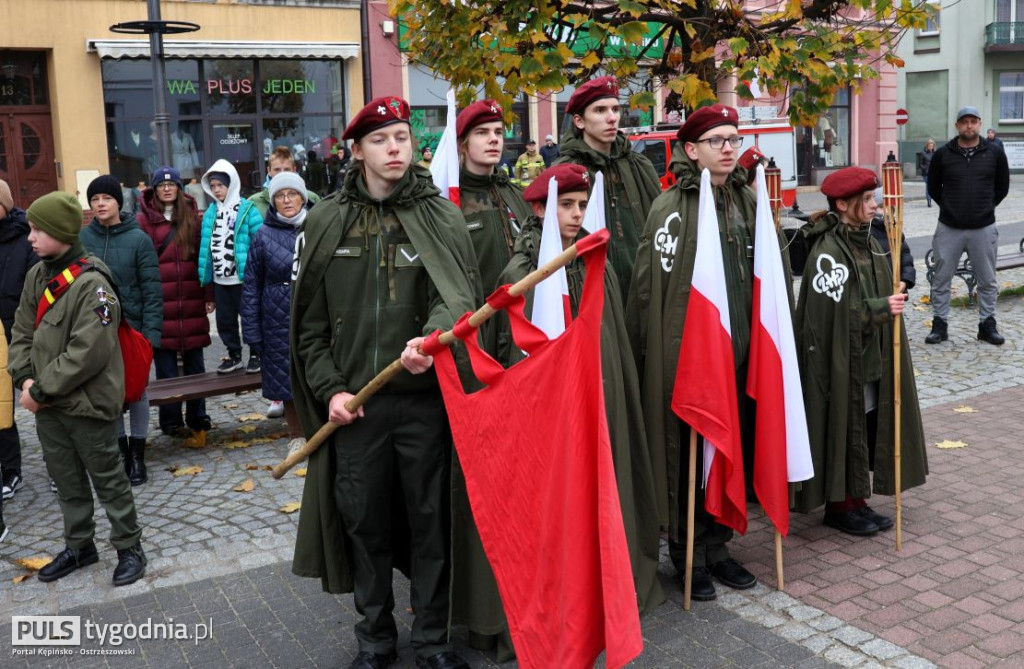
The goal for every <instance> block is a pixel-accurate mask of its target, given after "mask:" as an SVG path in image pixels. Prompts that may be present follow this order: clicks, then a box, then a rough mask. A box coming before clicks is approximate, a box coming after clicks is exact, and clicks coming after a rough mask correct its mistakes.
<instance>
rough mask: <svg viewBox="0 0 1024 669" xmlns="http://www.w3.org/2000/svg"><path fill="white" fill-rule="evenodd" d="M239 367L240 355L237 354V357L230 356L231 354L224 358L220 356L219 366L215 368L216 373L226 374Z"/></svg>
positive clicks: (240, 364) (240, 366) (240, 365)
mask: <svg viewBox="0 0 1024 669" xmlns="http://www.w3.org/2000/svg"><path fill="white" fill-rule="evenodd" d="M241 368H242V356H238V357H237V358H235V357H232V356H228V357H226V358H221V359H220V367H218V368H217V373H218V374H228V373H229V372H233V371H235V370H236V369H241Z"/></svg>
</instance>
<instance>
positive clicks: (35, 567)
mask: <svg viewBox="0 0 1024 669" xmlns="http://www.w3.org/2000/svg"><path fill="white" fill-rule="evenodd" d="M52 561H53V558H51V557H47V556H45V555H43V556H40V557H31V558H18V559H17V560H15V562H17V563H18V564H20V565H21V566H22V567H25V568H26V569H31V570H32V571H39V570H40V569H42V568H43V567H45V566H46V565H48V564H50V562H52Z"/></svg>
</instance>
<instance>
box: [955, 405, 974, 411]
mask: <svg viewBox="0 0 1024 669" xmlns="http://www.w3.org/2000/svg"><path fill="white" fill-rule="evenodd" d="M953 413H978V410H977V409H975V408H973V407H969V406H967V405H966V404H961V405H960V406H958V407H957V408H955V409H953Z"/></svg>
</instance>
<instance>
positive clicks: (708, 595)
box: [679, 567, 718, 602]
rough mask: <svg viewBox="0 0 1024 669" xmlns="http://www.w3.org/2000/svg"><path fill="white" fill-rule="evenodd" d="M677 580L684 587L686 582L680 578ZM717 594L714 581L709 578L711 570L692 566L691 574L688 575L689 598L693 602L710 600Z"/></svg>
mask: <svg viewBox="0 0 1024 669" xmlns="http://www.w3.org/2000/svg"><path fill="white" fill-rule="evenodd" d="M679 581H680V583H682V584H683V588H684V589H685V588H686V583H684V582H683V579H682V578H680V579H679ZM717 596H718V594H717V593H716V592H715V583H714V581H712V580H711V572H710V571H708V568H707V567H694V568H693V576H691V577H690V599H692V600H693V601H695V602H710V601H712V600H714V599H715V597H717Z"/></svg>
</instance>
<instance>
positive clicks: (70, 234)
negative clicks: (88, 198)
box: [26, 191, 82, 244]
mask: <svg viewBox="0 0 1024 669" xmlns="http://www.w3.org/2000/svg"><path fill="white" fill-rule="evenodd" d="M26 213H27V214H28V220H29V222H30V223H32V225H34V226H36V227H37V228H39V229H40V230H42V231H43V232H45V233H46V234H48V235H50V236H51V237H53V238H54V239H56V240H57V241H59V242H64V243H65V244H74V243H75V242H76V241H78V232H79V230H81V229H82V205H80V204H79V203H78V198H77V197H75V196H74V195H72V194H71V193H63V192H61V191H54V192H52V193H47V194H46V195H44V196H42V197H41V198H39V199H38V200H36V201H35V202H33V203H32V206H30V207H29V208H28V211H27V212H26Z"/></svg>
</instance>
